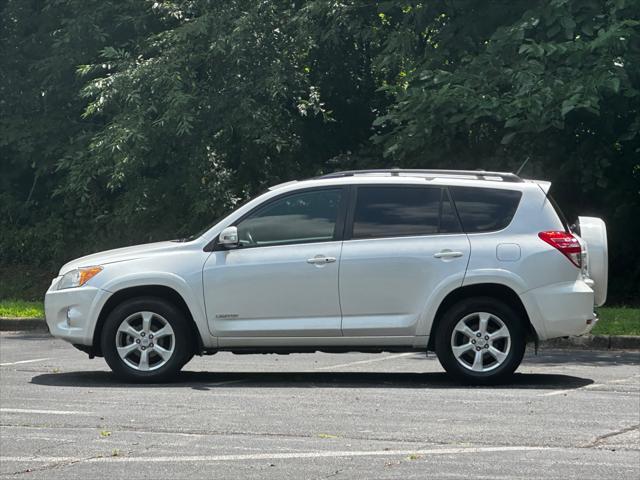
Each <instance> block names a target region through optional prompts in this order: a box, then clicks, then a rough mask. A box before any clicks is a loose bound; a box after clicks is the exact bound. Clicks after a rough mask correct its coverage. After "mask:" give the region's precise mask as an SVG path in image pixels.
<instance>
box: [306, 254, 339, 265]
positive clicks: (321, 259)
mask: <svg viewBox="0 0 640 480" xmlns="http://www.w3.org/2000/svg"><path fill="white" fill-rule="evenodd" d="M335 261H336V257H325V256H323V255H318V256H316V257H313V258H307V263H310V264H312V265H324V264H325V263H333V262H335Z"/></svg>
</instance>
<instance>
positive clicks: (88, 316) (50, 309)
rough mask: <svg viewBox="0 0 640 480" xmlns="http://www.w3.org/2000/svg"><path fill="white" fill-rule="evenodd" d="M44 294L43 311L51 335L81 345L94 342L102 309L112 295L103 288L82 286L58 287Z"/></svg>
mask: <svg viewBox="0 0 640 480" xmlns="http://www.w3.org/2000/svg"><path fill="white" fill-rule="evenodd" d="M56 283H57V282H55V281H54V282H53V283H52V287H51V288H49V290H48V291H47V293H46V295H45V297H44V311H45V318H46V321H47V326H48V327H49V331H50V332H51V335H53V336H54V337H58V338H61V339H63V340H66V341H68V342H71V343H74V344H79V345H92V344H93V332H94V330H95V325H96V323H97V320H98V315H99V313H100V309H101V308H102V305H103V304H104V301H105V300H106V297H107V296H108V295H109V293H108V292H106V291H104V290H101V289H100V288H96V287H91V286H86V285H85V286H83V287H78V288H68V289H65V290H55V284H56Z"/></svg>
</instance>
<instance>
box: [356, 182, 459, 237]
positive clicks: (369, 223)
mask: <svg viewBox="0 0 640 480" xmlns="http://www.w3.org/2000/svg"><path fill="white" fill-rule="evenodd" d="M459 231H460V226H459V225H458V221H457V219H456V218H455V215H454V210H453V207H452V206H451V203H450V200H449V197H448V195H447V193H446V190H445V189H443V188H439V187H412V186H401V187H400V186H399V187H395V186H375V187H373V186H372V187H358V191H357V199H356V205H355V210H354V214H353V233H352V238H354V239H362V238H381V237H402V236H416V235H433V234H438V233H453V232H459Z"/></svg>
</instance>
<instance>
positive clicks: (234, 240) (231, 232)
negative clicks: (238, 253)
mask: <svg viewBox="0 0 640 480" xmlns="http://www.w3.org/2000/svg"><path fill="white" fill-rule="evenodd" d="M218 245H222V246H223V247H226V248H235V247H237V246H238V227H227V228H225V229H224V230H222V232H220V235H219V236H218Z"/></svg>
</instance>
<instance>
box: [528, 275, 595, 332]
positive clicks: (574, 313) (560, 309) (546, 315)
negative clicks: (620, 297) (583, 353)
mask: <svg viewBox="0 0 640 480" xmlns="http://www.w3.org/2000/svg"><path fill="white" fill-rule="evenodd" d="M520 299H521V300H522V303H523V304H524V306H525V308H526V309H527V313H528V314H529V319H530V320H531V323H532V324H533V326H534V328H535V329H536V332H537V333H538V338H539V339H540V340H548V339H551V338H557V337H568V336H577V335H585V334H587V333H589V332H590V331H591V329H593V327H594V326H595V324H596V322H597V321H598V318H597V316H596V314H595V313H594V311H593V307H594V293H593V290H592V289H591V288H590V287H589V285H588V284H587V283H585V282H584V281H583V280H577V281H575V282H563V283H556V284H553V285H547V286H544V287H540V288H534V289H533V290H528V291H526V292H524V293H522V294H520Z"/></svg>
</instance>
